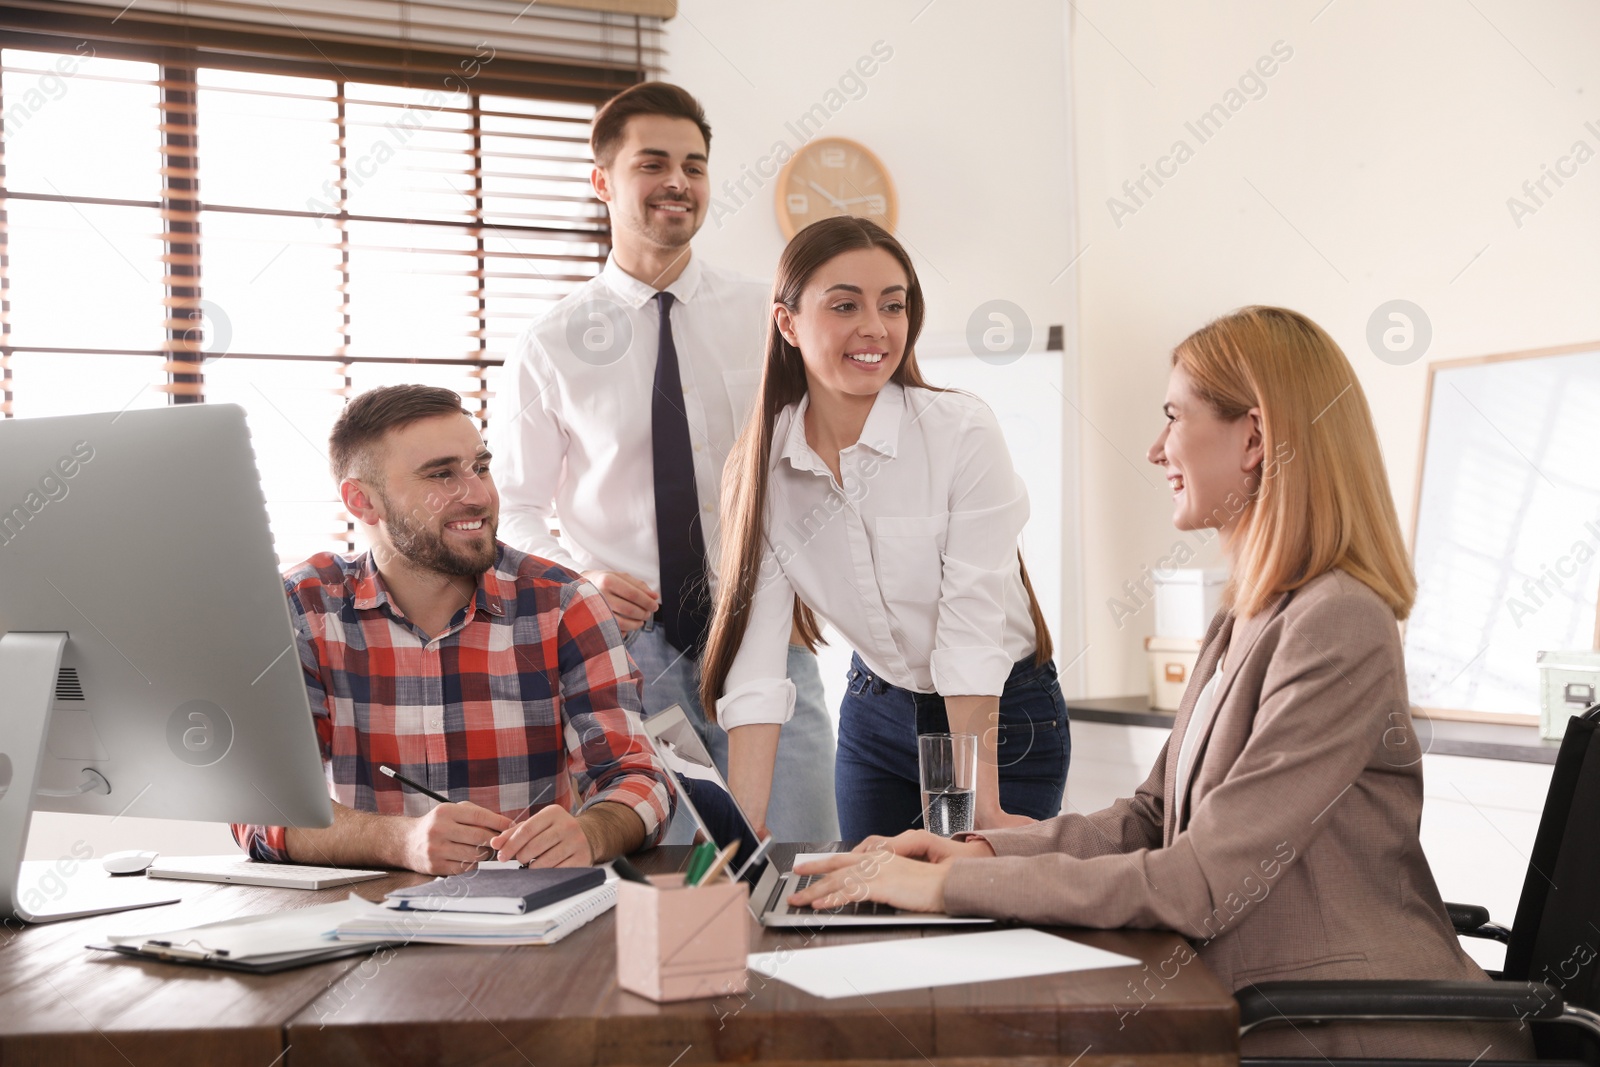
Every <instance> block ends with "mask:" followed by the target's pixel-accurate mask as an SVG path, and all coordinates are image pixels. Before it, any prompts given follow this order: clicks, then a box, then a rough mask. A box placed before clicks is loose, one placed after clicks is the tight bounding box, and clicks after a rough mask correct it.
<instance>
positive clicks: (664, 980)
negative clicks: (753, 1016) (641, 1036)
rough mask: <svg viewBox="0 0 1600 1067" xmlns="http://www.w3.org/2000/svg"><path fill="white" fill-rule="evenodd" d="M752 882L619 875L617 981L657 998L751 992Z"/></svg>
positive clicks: (639, 993)
mask: <svg viewBox="0 0 1600 1067" xmlns="http://www.w3.org/2000/svg"><path fill="white" fill-rule="evenodd" d="M749 902H750V887H749V886H747V885H745V884H744V883H743V882H733V881H728V880H726V879H719V880H718V881H716V882H714V883H712V884H711V885H703V886H685V885H684V884H683V875H681V874H667V875H656V876H653V877H652V878H651V879H650V884H649V885H642V884H640V883H638V882H618V883H617V984H618V985H620V986H621V987H622V988H623V989H626V990H627V991H628V992H630V993H637V994H638V995H639V996H641V997H648V998H649V999H651V1000H655V1001H667V1000H693V999H695V998H696V997H721V996H727V995H728V994H730V993H743V992H744V991H745V990H746V988H747V986H748V982H749V976H748V974H747V973H746V971H745V962H746V960H747V959H748V958H749V953H750V909H749Z"/></svg>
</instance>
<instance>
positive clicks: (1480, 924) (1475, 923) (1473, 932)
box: [1444, 902, 1511, 945]
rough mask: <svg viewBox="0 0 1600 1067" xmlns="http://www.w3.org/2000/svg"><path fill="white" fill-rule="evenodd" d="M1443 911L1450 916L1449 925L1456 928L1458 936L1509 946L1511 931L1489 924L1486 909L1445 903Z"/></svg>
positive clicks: (1497, 924)
mask: <svg viewBox="0 0 1600 1067" xmlns="http://www.w3.org/2000/svg"><path fill="white" fill-rule="evenodd" d="M1444 910H1445V911H1446V912H1448V913H1449V915H1450V925H1451V926H1454V927H1455V928H1456V933H1457V934H1459V935H1460V936H1462V937H1479V938H1483V939H1485V940H1488V941H1498V942H1500V943H1501V944H1502V945H1509V944H1511V931H1510V930H1508V929H1507V928H1506V927H1504V926H1501V925H1500V924H1499V923H1497V922H1491V921H1490V919H1489V909H1488V908H1485V907H1483V906H1482V905H1479V904H1451V903H1449V902H1446V903H1445V906H1444Z"/></svg>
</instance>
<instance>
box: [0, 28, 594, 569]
mask: <svg viewBox="0 0 1600 1067" xmlns="http://www.w3.org/2000/svg"><path fill="white" fill-rule="evenodd" d="M28 41H29V43H33V41H34V39H33V38H31V37H30V38H28ZM59 43H61V44H64V43H65V42H64V41H63V42H59ZM126 45H127V42H123V41H106V40H83V41H79V42H78V43H77V44H76V45H75V46H74V47H72V48H70V49H62V50H52V51H46V50H39V49H32V48H20V47H15V46H14V41H13V38H12V37H11V36H10V34H8V33H7V32H4V31H0V134H3V140H0V153H3V154H0V386H3V392H0V414H3V415H4V416H5V417H18V416H24V417H26V416H39V415H51V414H65V413H69V412H83V411H112V412H115V411H121V410H126V409H128V408H130V407H148V406H154V405H159V404H165V403H195V402H218V401H222V402H232V403H239V404H241V405H243V406H244V407H245V408H246V410H247V411H248V412H249V419H250V424H251V430H252V434H253V436H254V439H255V444H256V454H257V462H258V465H259V467H260V469H261V474H262V480H263V487H264V489H265V491H266V496H267V501H268V510H269V513H270V514H271V516H272V524H273V533H274V538H275V541H276V543H277V550H278V554H279V558H280V561H281V562H282V563H284V564H285V565H287V564H291V563H294V562H297V561H299V560H301V559H304V558H305V557H306V556H308V555H310V554H312V553H313V552H316V551H322V550H329V549H333V550H344V551H353V550H355V549H356V548H358V547H360V546H359V545H358V544H357V542H356V539H355V536H354V528H353V525H352V523H351V521H350V518H349V516H347V515H345V514H344V513H343V511H342V510H341V508H340V506H339V503H338V501H337V498H336V496H335V494H334V491H333V485H332V482H331V478H330V476H329V474H328V471H327V461H326V456H325V450H326V442H327V434H328V430H329V428H330V427H331V425H332V422H333V420H334V418H335V417H336V416H337V414H338V411H339V409H340V407H341V406H342V404H343V402H344V400H345V398H347V397H349V396H352V395H355V394H356V393H359V392H361V391H363V390H365V389H368V388H371V387H373V386H375V385H379V384H389V383H395V382H424V383H427V384H436V385H443V386H445V387H447V388H451V389H454V390H455V391H456V392H458V393H461V394H462V395H463V396H464V397H465V398H466V399H467V403H468V405H469V407H470V408H472V409H474V410H475V411H476V412H477V415H478V418H479V419H480V421H481V422H483V423H484V424H485V425H486V422H487V419H488V417H489V414H490V411H491V410H492V409H491V408H490V406H489V403H488V402H489V399H490V398H491V397H492V396H493V391H494V383H495V381H496V378H497V375H498V372H499V367H500V364H501V362H502V360H503V357H504V353H505V351H506V349H507V348H508V347H509V345H510V344H511V342H512V341H513V340H514V338H515V336H516V335H517V333H518V332H520V330H521V329H522V327H523V326H524V325H525V324H526V323H527V322H528V320H530V319H531V318H533V317H534V316H535V315H537V314H539V313H540V312H541V311H542V310H544V309H546V308H548V307H550V306H551V305H553V304H554V302H555V301H557V300H559V299H560V298H561V297H562V296H564V295H565V294H566V293H568V292H570V291H571V290H572V289H573V288H575V287H576V286H577V285H579V284H581V283H582V282H583V281H584V280H586V279H588V278H589V277H592V276H593V275H594V274H595V273H596V272H597V271H598V270H599V269H600V267H601V266H602V265H603V263H604V261H605V256H606V254H607V251H608V249H609V229H608V224H607V219H606V215H605V211H604V207H603V205H601V204H600V203H599V202H598V201H596V200H595V199H594V197H593V195H592V193H591V190H590V188H589V184H588V172H589V168H590V160H589V154H588V143H587V138H588V124H589V121H590V119H591V118H592V116H593V113H594V110H595V103H594V102H585V101H582V100H574V99H564V98H555V97H551V96H548V95H530V94H521V95H519V94H513V93H507V92H488V91H484V89H483V86H484V84H485V79H486V77H487V74H488V72H489V71H491V70H493V69H494V67H495V65H496V64H497V63H500V62H502V57H501V56H500V54H499V53H498V51H497V50H495V49H494V48H493V46H490V45H487V44H486V43H484V42H480V43H479V44H478V45H475V46H474V47H473V48H472V49H469V50H468V51H467V52H465V53H464V54H462V55H461V57H460V58H458V59H455V60H454V61H455V62H456V63H457V64H458V66H457V68H456V70H455V71H454V72H453V73H452V74H451V75H448V76H445V77H441V78H437V79H434V80H433V81H432V83H429V81H428V80H427V79H422V78H419V77H417V76H416V74H415V72H408V71H401V70H398V69H396V70H391V71H389V72H388V76H387V79H386V80H378V79H373V78H350V79H345V78H340V77H338V76H333V77H320V76H315V75H312V74H309V73H282V72H267V71H262V70H259V69H241V67H250V68H253V67H255V66H256V64H253V63H250V64H241V66H239V67H236V66H233V65H229V64H226V63H222V62H219V61H216V60H215V59H213V58H212V57H210V56H209V55H206V54H202V53H200V52H196V51H184V50H179V49H173V48H171V47H163V48H161V49H160V50H159V52H158V53H155V54H152V55H151V57H150V58H148V59H143V58H130V57H129V54H128V49H127V47H126ZM108 53H110V54H108Z"/></svg>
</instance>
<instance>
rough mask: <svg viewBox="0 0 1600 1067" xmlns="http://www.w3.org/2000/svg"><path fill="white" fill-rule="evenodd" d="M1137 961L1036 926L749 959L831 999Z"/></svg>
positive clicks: (760, 969) (771, 974)
mask: <svg viewBox="0 0 1600 1067" xmlns="http://www.w3.org/2000/svg"><path fill="white" fill-rule="evenodd" d="M1139 965H1140V963H1139V961H1138V960H1136V959H1133V958H1131V957H1129V956H1123V955H1119V954H1117V953H1115V952H1107V951H1105V950H1104V949H1098V948H1093V947H1091V946H1089V945H1080V944H1078V943H1077V942H1076V941H1068V940H1067V939H1066V938H1063V937H1056V936H1055V935H1053V934H1047V933H1044V932H1043V931H1041V930H986V931H984V932H983V933H978V934H951V935H949V936H944V937H907V938H899V939H895V940H889V941H872V942H868V943H865V944H859V945H829V946H827V947H825V948H803V949H797V950H795V951H793V952H758V953H752V954H751V956H750V962H749V966H750V969H751V970H752V971H754V972H756V973H757V974H761V975H764V976H765V977H767V978H777V979H778V980H780V981H783V982H787V983H789V984H790V985H792V986H794V987H795V988H797V989H801V990H804V991H805V992H807V993H810V994H811V995H812V996H816V997H826V998H828V999H830V1000H832V999H834V998H836V997H857V996H868V997H870V996H873V995H874V994H877V993H892V992H895V991H896V990H900V989H928V988H932V987H934V986H946V985H965V984H966V983H968V982H994V981H999V980H1000V979H1003V978H1031V977H1033V976H1035V975H1040V974H1061V973H1063V972H1066V971H1088V970H1093V969H1095V968H1098V967H1138V966H1139Z"/></svg>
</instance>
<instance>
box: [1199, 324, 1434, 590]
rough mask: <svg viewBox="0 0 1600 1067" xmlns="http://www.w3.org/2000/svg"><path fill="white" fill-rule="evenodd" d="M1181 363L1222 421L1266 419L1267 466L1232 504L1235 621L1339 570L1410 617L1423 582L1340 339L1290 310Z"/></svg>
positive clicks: (1229, 334) (1219, 334) (1205, 335)
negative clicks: (1235, 518)
mask: <svg viewBox="0 0 1600 1067" xmlns="http://www.w3.org/2000/svg"><path fill="white" fill-rule="evenodd" d="M1172 365H1173V366H1174V367H1182V368H1183V370H1184V372H1185V373H1186V374H1187V375H1188V376H1189V378H1190V379H1191V380H1192V381H1193V383H1194V388H1195V392H1196V394H1197V395H1198V396H1199V397H1200V398H1201V399H1203V400H1204V401H1205V402H1206V403H1207V404H1209V405H1210V407H1211V408H1212V410H1213V411H1215V412H1216V414H1217V415H1218V416H1219V417H1220V418H1223V419H1237V418H1240V417H1242V416H1244V415H1245V414H1246V413H1248V412H1249V411H1250V409H1251V408H1259V409H1260V411H1261V443H1262V456H1263V459H1262V464H1261V468H1260V469H1259V470H1258V471H1256V472H1255V475H1254V481H1253V483H1252V491H1251V493H1250V495H1249V498H1248V499H1246V500H1244V501H1242V502H1239V505H1238V507H1237V508H1234V507H1233V504H1232V503H1230V505H1229V506H1230V509H1233V510H1236V511H1237V512H1238V514H1239V524H1238V526H1237V527H1236V528H1235V532H1234V573H1233V577H1232V578H1231V579H1230V580H1229V583H1228V588H1227V590H1226V592H1225V594H1224V596H1225V599H1226V601H1227V603H1228V604H1229V605H1230V606H1231V607H1232V609H1233V611H1234V612H1235V613H1236V614H1238V615H1241V616H1250V615H1254V614H1256V613H1258V612H1260V611H1261V610H1263V609H1264V608H1266V607H1267V606H1268V605H1270V604H1271V603H1272V602H1273V601H1274V600H1275V599H1276V598H1277V597H1278V595H1279V594H1281V593H1285V592H1288V591H1290V590H1292V589H1298V588H1300V587H1301V586H1303V585H1305V584H1306V583H1307V582H1309V581H1311V580H1312V579H1313V578H1316V577H1318V576H1320V575H1322V574H1326V573H1327V572H1328V571H1330V570H1333V569H1334V568H1336V567H1337V568H1340V569H1342V570H1344V571H1346V572H1347V573H1348V574H1350V576H1351V577H1353V578H1355V579H1357V580H1358V581H1360V582H1362V583H1363V584H1364V585H1366V586H1368V587H1369V588H1370V589H1371V590H1372V591H1373V592H1375V593H1377V594H1378V596H1380V597H1382V598H1383V601H1384V603H1386V604H1388V605H1389V607H1390V609H1391V610H1392V611H1393V612H1394V615H1395V618H1396V619H1404V618H1405V617H1406V616H1407V615H1409V614H1410V612H1411V605H1412V603H1413V602H1414V601H1415V600H1416V595H1417V582H1416V578H1415V576H1414V575H1413V574H1412V571H1411V561H1410V559H1409V558H1408V557H1407V554H1406V549H1405V542H1404V539H1403V538H1402V537H1401V536H1400V520H1399V518H1398V517H1397V516H1396V514H1395V510H1394V499H1393V497H1392V495H1391V494H1390V492H1389V478H1388V475H1387V474H1386V473H1385V472H1384V467H1383V456H1382V454H1381V452H1380V451H1379V449H1378V435H1377V432H1376V431H1375V430H1374V429H1373V425H1372V413H1371V410H1370V409H1369V408H1368V407H1367V397H1366V394H1365V393H1364V392H1362V390H1361V383H1360V382H1359V381H1357V380H1356V375H1355V370H1354V368H1352V367H1351V366H1350V361H1349V360H1348V359H1347V358H1345V354H1344V353H1343V352H1342V351H1341V350H1340V349H1339V346H1338V345H1337V344H1336V343H1335V342H1334V340H1333V338H1331V337H1329V336H1328V334H1327V333H1326V332H1325V331H1324V330H1323V329H1322V327H1320V326H1318V325H1317V324H1316V323H1314V322H1312V321H1311V320H1310V319H1308V318H1306V317H1305V316H1304V315H1301V314H1300V313H1298V312H1295V311H1289V310H1288V309H1286V308H1277V307H1259V306H1257V307H1246V308H1240V309H1239V310H1238V311H1235V312H1233V313H1232V314H1229V315H1224V316H1223V317H1222V318H1220V319H1217V320H1216V321H1215V322H1212V323H1209V324H1207V325H1206V326H1203V327H1201V328H1200V329H1199V330H1196V331H1195V332H1194V333H1193V334H1191V335H1190V336H1189V337H1188V338H1187V339H1186V340H1185V341H1184V342H1183V343H1182V344H1180V345H1178V347H1177V348H1176V349H1174V350H1173V353H1172ZM1234 499H1236V498H1234Z"/></svg>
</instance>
